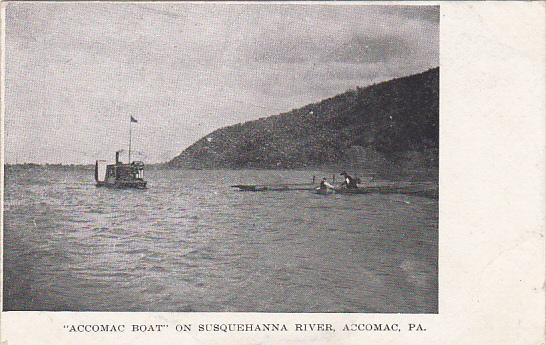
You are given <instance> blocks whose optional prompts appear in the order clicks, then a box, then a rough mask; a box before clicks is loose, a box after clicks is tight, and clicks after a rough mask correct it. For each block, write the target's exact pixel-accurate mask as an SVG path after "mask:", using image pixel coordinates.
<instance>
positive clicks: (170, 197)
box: [2, 2, 441, 314]
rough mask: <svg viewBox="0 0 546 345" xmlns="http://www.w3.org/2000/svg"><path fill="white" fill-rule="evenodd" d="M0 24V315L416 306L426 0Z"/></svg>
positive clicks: (130, 11) (10, 15) (425, 118)
mask: <svg viewBox="0 0 546 345" xmlns="http://www.w3.org/2000/svg"><path fill="white" fill-rule="evenodd" d="M4 10H5V14H4V15H5V23H4V25H5V36H4V48H3V49H4V58H5V61H4V72H5V73H4V76H3V78H4V99H3V101H4V118H3V126H4V136H3V141H4V145H3V150H4V153H3V154H4V156H3V158H4V159H3V161H4V162H3V163H4V164H3V169H4V185H3V287H2V288H3V311H8V312H9V311H80V312H83V311H102V312H113V311H116V312H244V313H250V312H260V313H389V314H396V313H405V314H438V312H439V308H440V306H439V304H440V303H439V298H438V296H439V278H438V272H439V263H438V253H439V250H438V248H439V245H438V241H439V195H440V190H439V189H440V188H439V179H440V174H439V165H440V160H439V146H440V145H439V143H440V129H439V127H440V126H439V124H440V121H439V120H440V111H439V103H440V93H441V91H440V30H439V29H440V6H439V5H426V4H412V5H403V4H382V5H375V4H360V3H343V4H340V5H334V4H333V3H265V2H264V3H261V2H258V3H215V2H210V3H207V2H205V3H184V2H118V3H116V2H88V3H87V2H86V3H84V2H11V3H10V2H8V3H7V5H5V9H4Z"/></svg>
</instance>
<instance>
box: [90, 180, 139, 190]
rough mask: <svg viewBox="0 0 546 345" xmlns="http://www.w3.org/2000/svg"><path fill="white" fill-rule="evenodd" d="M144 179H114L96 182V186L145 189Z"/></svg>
mask: <svg viewBox="0 0 546 345" xmlns="http://www.w3.org/2000/svg"><path fill="white" fill-rule="evenodd" d="M146 184H147V182H146V181H115V182H106V181H105V182H97V184H96V186H97V187H106V188H116V189H145V188H146Z"/></svg>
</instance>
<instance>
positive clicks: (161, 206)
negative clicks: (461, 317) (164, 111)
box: [4, 168, 438, 313]
mask: <svg viewBox="0 0 546 345" xmlns="http://www.w3.org/2000/svg"><path fill="white" fill-rule="evenodd" d="M313 175H316V176H331V173H327V172H321V171H257V170H253V171H205V170H202V171H196V170H187V171H186V170H178V171H177V170H155V171H148V172H147V176H146V179H147V180H148V185H149V188H148V189H147V190H112V189H106V188H97V187H95V185H94V181H93V171H92V170H85V169H43V168H28V169H17V170H16V169H13V168H9V169H6V171H5V190H4V310H67V311H179V312H182V311H214V312H215V311H228V312H235V311H237V312H359V313H368V312H381V313H436V312H437V311H438V200H435V199H429V198H424V197H413V196H407V195H397V194H391V195H384V194H368V195H337V194H335V195H317V194H314V193H312V192H310V191H289V192H257V193H253V192H238V191H235V190H233V189H232V188H230V187H229V186H230V185H233V184H238V183H246V184H248V183H274V182H284V183H290V182H292V183H297V182H308V181H309V180H310V178H311V176H313Z"/></svg>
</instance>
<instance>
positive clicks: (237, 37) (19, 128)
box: [4, 2, 440, 164]
mask: <svg viewBox="0 0 546 345" xmlns="http://www.w3.org/2000/svg"><path fill="white" fill-rule="evenodd" d="M5 16H6V24H5V25H6V27H5V42H6V45H5V85H4V86H5V103H4V104H5V117H4V128H5V138H4V141H5V147H4V154H5V156H4V158H5V162H6V163H24V162H33V163H63V164H68V163H75V164H90V163H94V161H95V160H96V159H108V160H112V159H113V157H114V152H115V151H116V150H120V149H125V151H127V148H128V141H129V125H130V121H129V119H130V116H133V117H134V118H135V119H137V120H138V123H133V124H132V133H133V138H132V144H133V150H135V151H136V152H135V153H134V154H133V158H136V159H140V160H144V161H145V162H146V163H157V162H164V161H168V160H170V159H172V158H173V157H175V156H176V155H178V154H179V153H180V152H182V151H183V150H184V149H185V148H186V147H188V146H189V145H191V144H192V143H194V142H195V141H197V140H199V139H200V138H202V137H203V136H205V135H207V134H208V133H210V132H211V131H213V130H215V129H217V128H220V127H224V126H226V125H232V124H236V123H240V122H245V121H249V120H254V119H257V118H260V117H265V116H270V115H275V114H278V113H282V112H286V111H290V110H292V109H296V108H299V107H301V106H304V105H306V104H309V103H314V102H317V101H320V100H322V99H324V98H328V97H331V96H334V95H336V94H339V93H342V92H344V91H347V90H349V89H354V88H356V87H357V86H360V87H364V86H367V85H370V84H373V83H376V82H379V81H384V80H389V79H392V78H396V77H401V76H406V75H411V74H414V73H419V72H422V71H425V70H427V69H430V68H433V67H437V66H438V65H439V19H440V14H439V7H437V6H393V5H382V6H379V5H363V4H355V3H344V4H334V3H330V4H317V3H314V4H267V3H252V4H250V3H247V4H237V3H230V4H225V3H224V4H219V3H210V2H209V3H153V2H152V3H144V2H141V3H81V2H79V3H70V2H60V3H53V2H50V3H40V2H32V3H26V2H16V3H8V5H7V6H6V13H5ZM123 154H124V155H125V158H126V152H125V153H123Z"/></svg>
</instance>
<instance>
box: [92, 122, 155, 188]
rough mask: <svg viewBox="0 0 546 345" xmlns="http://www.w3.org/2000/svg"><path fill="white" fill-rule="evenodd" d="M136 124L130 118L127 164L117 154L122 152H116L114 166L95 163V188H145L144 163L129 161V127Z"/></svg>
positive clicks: (102, 161)
mask: <svg viewBox="0 0 546 345" xmlns="http://www.w3.org/2000/svg"><path fill="white" fill-rule="evenodd" d="M133 122H138V121H137V120H136V119H135V118H134V117H132V116H131V119H130V122H129V160H128V163H123V162H121V160H120V158H119V154H120V153H121V152H122V150H119V151H116V161H115V163H114V164H107V163H106V161H104V160H97V161H96V162H95V181H96V182H97V184H96V186H97V187H108V188H137V189H144V188H146V183H147V182H146V181H145V180H144V162H142V161H131V136H132V130H131V125H132V124H133Z"/></svg>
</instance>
